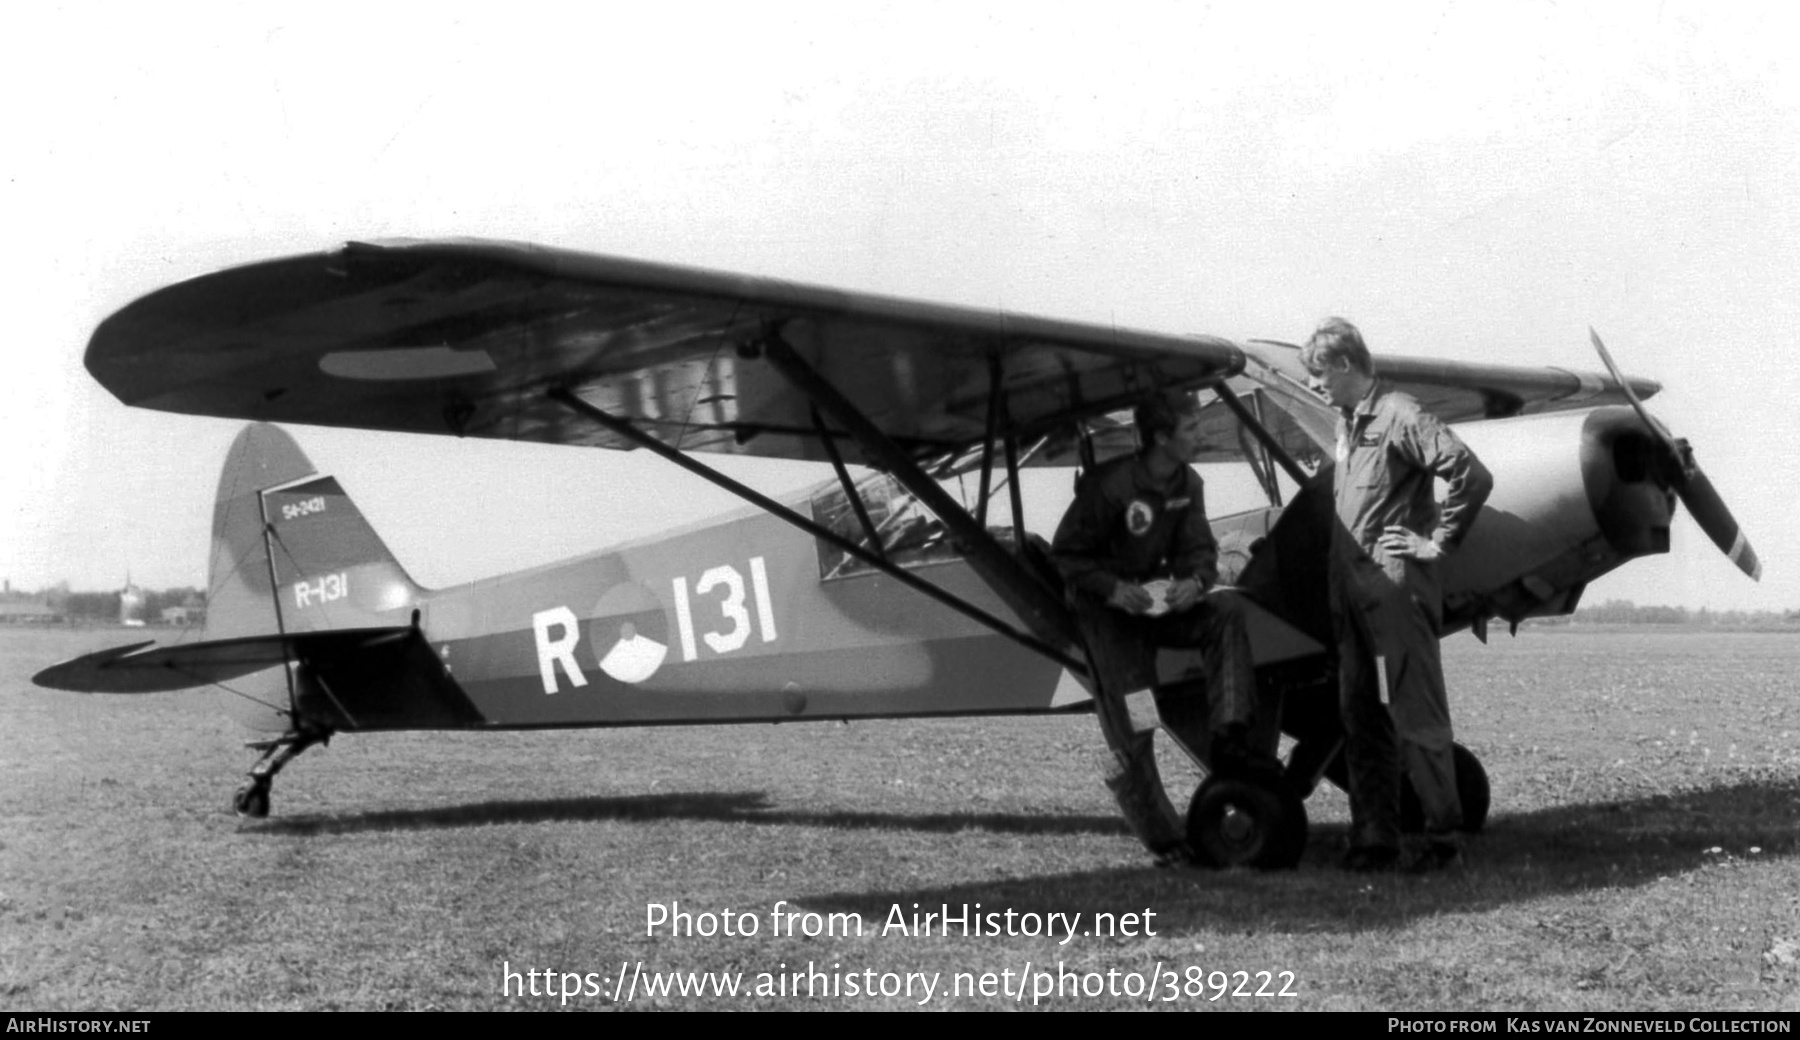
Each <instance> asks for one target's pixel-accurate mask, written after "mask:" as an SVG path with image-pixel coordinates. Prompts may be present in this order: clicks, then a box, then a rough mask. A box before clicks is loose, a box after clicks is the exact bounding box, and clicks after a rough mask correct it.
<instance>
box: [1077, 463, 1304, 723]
mask: <svg viewBox="0 0 1800 1040" xmlns="http://www.w3.org/2000/svg"><path fill="white" fill-rule="evenodd" d="M1051 556H1052V558H1053V559H1054V560H1055V562H1056V566H1057V569H1058V570H1059V571H1060V572H1061V573H1062V575H1063V578H1064V580H1065V582H1066V583H1067V584H1068V586H1069V589H1070V592H1071V599H1072V601H1073V603H1074V606H1075V612H1076V618H1077V621H1078V623H1079V624H1080V626H1081V629H1082V635H1083V637H1084V638H1085V639H1086V640H1087V642H1088V644H1089V651H1090V653H1092V654H1094V655H1095V656H1096V658H1098V659H1099V660H1098V661H1097V662H1096V663H1097V664H1100V666H1101V667H1103V668H1105V669H1106V671H1107V672H1108V673H1109V674H1111V675H1115V676H1120V677H1122V683H1121V690H1120V691H1119V692H1121V693H1129V692H1132V691H1135V690H1141V689H1144V688H1146V687H1154V686H1155V685H1156V678H1157V676H1156V651H1157V648H1158V647H1161V646H1188V647H1199V648H1202V649H1203V650H1204V651H1205V653H1204V655H1203V661H1204V667H1205V673H1206V688H1207V705H1206V711H1205V712H1204V713H1203V715H1204V718H1205V720H1206V721H1205V722H1204V724H1202V725H1193V726H1180V727H1179V728H1177V727H1178V725H1179V724H1176V725H1171V728H1172V729H1177V732H1178V735H1180V736H1181V737H1182V739H1183V742H1184V743H1187V744H1188V745H1189V747H1191V748H1192V749H1193V750H1194V751H1195V752H1196V753H1198V754H1201V755H1203V756H1204V755H1207V754H1208V745H1209V744H1210V738H1211V736H1212V735H1214V734H1217V733H1219V732H1221V731H1222V730H1224V729H1225V728H1226V727H1228V726H1232V725H1234V724H1240V725H1242V726H1244V727H1245V728H1246V729H1247V730H1248V731H1249V739H1250V741H1251V743H1252V744H1253V745H1254V746H1256V747H1258V748H1265V747H1266V750H1267V751H1268V752H1269V754H1270V755H1271V756H1272V755H1273V752H1274V749H1275V745H1276V741H1277V740H1279V737H1280V732H1279V726H1280V719H1279V718H1278V717H1276V713H1274V712H1272V711H1264V712H1261V713H1259V712H1258V706H1259V705H1258V699H1257V691H1256V675H1255V671H1254V669H1253V667H1252V661H1251V656H1250V639H1249V634H1248V631H1247V628H1246V621H1245V615H1244V608H1243V604H1242V602H1241V601H1240V600H1239V599H1238V598H1237V594H1236V593H1233V592H1230V591H1225V590H1216V589H1212V588H1211V587H1212V585H1213V583H1214V582H1216V581H1217V580H1218V576H1219V569H1218V561H1219V546H1218V542H1217V540H1216V539H1215V538H1214V537H1213V533H1212V526H1211V525H1210V524H1209V523H1207V519H1206V499H1205V485H1204V482H1203V481H1201V479H1200V475H1199V474H1198V473H1196V472H1194V470H1193V467H1191V466H1181V467H1179V468H1178V469H1177V470H1176V471H1175V473H1174V474H1172V475H1171V476H1170V477H1169V478H1168V479H1167V480H1165V481H1161V482H1159V481H1157V480H1156V478H1154V477H1153V476H1152V475H1151V473H1150V468H1149V466H1147V465H1146V464H1145V463H1144V461H1143V459H1142V458H1141V457H1136V456H1134V457H1130V458H1123V459H1115V460H1113V461H1111V462H1108V463H1106V464H1104V465H1101V466H1098V467H1096V468H1095V469H1094V470H1093V471H1092V472H1090V473H1088V474H1087V475H1086V476H1084V477H1083V479H1082V481H1081V484H1080V486H1079V487H1078V488H1077V489H1076V494H1075V501H1074V503H1072V504H1071V505H1070V506H1069V510H1068V512H1067V513H1065V514H1064V515H1063V519H1062V523H1061V524H1059V525H1058V526H1057V529H1056V538H1055V540H1054V541H1053V542H1052V544H1051ZM1158 578H1175V579H1179V578H1192V579H1194V580H1196V581H1198V582H1199V583H1200V587H1201V588H1202V589H1203V590H1210V591H1207V592H1205V593H1204V594H1203V595H1202V596H1201V598H1200V599H1199V600H1198V601H1197V602H1196V603H1194V605H1193V606H1191V607H1189V608H1188V609H1187V610H1183V611H1170V612H1169V613H1166V614H1163V615H1161V616H1158V617H1149V616H1142V615H1132V614H1127V613H1125V612H1123V611H1120V610H1117V609H1115V608H1112V607H1110V606H1107V603H1106V601H1107V599H1108V598H1109V597H1110V596H1111V595H1112V594H1113V591H1114V589H1115V588H1116V587H1117V586H1118V585H1119V584H1120V583H1121V582H1131V583H1134V584H1140V585H1141V584H1143V583H1145V582H1148V581H1153V580H1155V579H1158ZM1171 714H1174V713H1172V712H1165V716H1166V717H1167V716H1169V715H1171Z"/></svg>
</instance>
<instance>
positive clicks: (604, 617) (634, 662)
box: [588, 583, 669, 684]
mask: <svg viewBox="0 0 1800 1040" xmlns="http://www.w3.org/2000/svg"><path fill="white" fill-rule="evenodd" d="M588 639H589V640H590V641H591V643H592V650H593V654H594V659H595V661H596V663H598V664H599V665H600V670H601V671H603V672H605V673H606V674H607V675H608V676H610V677H611V678H613V679H615V680H617V681H619V682H622V683H630V684H636V683H641V682H644V681H645V680H647V679H649V678H650V677H651V676H653V675H655V674H656V672H657V670H658V669H659V668H661V667H662V663H663V661H664V659H666V658H667V657H668V656H669V621H668V617H667V615H665V614H664V613H663V605H662V604H661V603H659V602H657V599H656V597H655V596H653V595H651V593H650V590H649V589H646V588H644V587H643V586H642V585H637V584H634V583H626V584H623V585H615V586H613V587H612V588H610V589H607V590H606V594H605V595H603V596H601V597H600V602H598V603H596V604H594V616H593V619H592V620H590V621H589V622H588Z"/></svg>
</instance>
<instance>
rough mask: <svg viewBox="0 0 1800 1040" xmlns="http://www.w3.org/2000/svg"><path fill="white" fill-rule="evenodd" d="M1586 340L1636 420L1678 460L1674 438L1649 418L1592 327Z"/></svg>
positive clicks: (1646, 410) (1646, 409)
mask: <svg viewBox="0 0 1800 1040" xmlns="http://www.w3.org/2000/svg"><path fill="white" fill-rule="evenodd" d="M1588 338H1589V339H1591V340H1593V341H1594V349H1595V350H1597V351H1599V352H1600V363H1601V364H1603V365H1605V366H1606V371H1607V373H1608V374H1609V375H1611V376H1612V377H1613V382H1615V383H1617V384H1619V389H1620V390H1623V391H1624V392H1625V400H1627V401H1630V402H1631V407H1632V408H1633V409H1634V410H1636V412H1637V413H1638V418H1639V419H1642V420H1644V426H1645V427H1646V428H1648V429H1649V430H1650V432H1651V434H1652V435H1654V436H1656V437H1660V438H1661V439H1662V442H1663V447H1664V448H1667V449H1668V450H1669V451H1670V452H1672V453H1673V454H1674V455H1675V457H1676V458H1677V459H1679V458H1680V457H1681V450H1680V449H1679V448H1677V447H1676V446H1675V441H1674V438H1672V437H1670V436H1669V431H1667V430H1665V429H1663V426H1662V423H1659V422H1657V421H1656V420H1655V419H1652V418H1650V410H1649V409H1648V408H1645V407H1644V402H1643V401H1641V400H1639V399H1638V395H1637V391H1636V390H1633V389H1632V388H1631V383H1630V381H1629V380H1627V379H1626V378H1625V373H1623V372H1621V371H1619V365H1618V363H1617V362H1615V361H1614V360H1613V358H1612V354H1611V353H1610V352H1608V351H1607V349H1606V344H1604V343H1602V342H1600V334H1599V333H1598V332H1595V331H1594V327H1593V326H1592V325H1589V326H1588Z"/></svg>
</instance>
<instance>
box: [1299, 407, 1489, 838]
mask: <svg viewBox="0 0 1800 1040" xmlns="http://www.w3.org/2000/svg"><path fill="white" fill-rule="evenodd" d="M1434 478H1442V479H1443V480H1444V481H1445V483H1446V485H1447V487H1448V490H1447V493H1446V496H1445V499H1444V502H1443V505H1442V508H1441V509H1440V508H1439V505H1438V503H1437V501H1436V496H1435V494H1434V484H1433V481H1434ZM1333 481H1334V485H1333V486H1334V491H1335V498H1336V503H1337V520H1338V522H1337V524H1336V525H1335V528H1336V530H1335V531H1334V533H1333V539H1334V541H1333V552H1332V567H1331V593H1332V594H1331V600H1332V622H1333V628H1334V629H1335V631H1336V636H1337V650H1338V697H1339V699H1338V704H1339V710H1340V713H1341V716H1342V719H1343V723H1344V730H1345V738H1346V739H1345V746H1344V754H1345V759H1346V765H1347V766H1348V768H1349V774H1350V805H1351V811H1352V836H1351V840H1352V842H1353V843H1354V844H1356V845H1359V846H1365V847H1376V848H1394V847H1397V846H1398V845H1399V805H1400V797H1399V782H1400V773H1399V770H1400V768H1401V767H1402V766H1404V768H1405V769H1406V775H1407V776H1409V777H1410V778H1411V779H1412V782H1413V788H1414V790H1415V791H1416V792H1417V793H1418V795H1419V802H1420V805H1421V806H1422V807H1423V809H1424V814H1425V824H1426V829H1427V831H1428V832H1429V833H1431V834H1432V835H1434V836H1436V837H1440V838H1447V837H1448V836H1449V835H1451V834H1452V833H1453V832H1454V831H1455V830H1456V828H1457V827H1458V826H1460V825H1461V822H1462V808H1461V801H1460V799H1459V798H1458V797H1457V793H1456V771H1455V764H1454V759H1453V758H1452V754H1451V740H1452V733H1451V727H1450V703H1449V698H1448V695H1447V694H1446V692H1445V689H1444V669H1443V664H1442V661H1441V659H1440V657H1439V650H1438V635H1439V626H1440V624H1441V621H1442V607H1443V592H1442V587H1441V585H1440V584H1439V580H1438V575H1437V565H1436V562H1435V561H1428V560H1417V559H1412V558H1408V557H1401V556H1392V555H1389V554H1387V553H1386V552H1384V551H1383V550H1382V549H1381V548H1380V546H1379V542H1380V540H1381V536H1382V532H1383V531H1384V530H1385V529H1386V528H1387V527H1389V526H1399V527H1404V528H1406V529H1407V530H1409V531H1412V532H1414V533H1416V534H1420V535H1424V536H1426V537H1428V538H1430V539H1431V540H1432V541H1434V542H1436V543H1437V544H1438V545H1439V547H1440V548H1442V549H1444V550H1446V551H1448V550H1450V549H1453V548H1454V547H1455V546H1456V545H1457V544H1459V543H1460V542H1461V541H1462V539H1463V536H1464V535H1466V534H1467V533H1468V529H1469V526H1470V525H1471V524H1472V523H1474V521H1475V517H1476V515H1477V514H1478V513H1479V512H1480V511H1481V505H1482V503H1483V502H1485V501H1487V497H1488V493H1489V492H1490V491H1492V490H1493V486H1494V481H1493V477H1492V476H1491V475H1490V474H1489V473H1488V470H1487V467H1485V466H1483V465H1482V464H1481V460H1479V459H1477V458H1476V457H1475V455H1474V453H1473V452H1471V451H1470V450H1469V449H1468V447H1467V446H1465V445H1464V444H1463V443H1462V441H1461V440H1460V439H1458V438H1457V436H1456V435H1455V434H1454V433H1452V432H1451V431H1450V429H1449V428H1448V427H1447V426H1445V425H1444V424H1443V423H1442V422H1440V421H1439V420H1438V419H1437V417H1436V416H1434V415H1432V414H1431V413H1430V412H1427V411H1425V410H1424V409H1423V408H1422V407H1420V405H1419V403H1418V401H1416V400H1414V399H1413V398H1412V397H1410V396H1408V395H1407V394H1403V393H1400V392H1398V391H1393V390H1386V389H1384V388H1382V387H1380V386H1379V385H1378V386H1377V387H1375V389H1373V390H1372V391H1370V393H1369V395H1368V396H1367V397H1364V398H1363V399H1362V401H1361V402H1359V403H1358V404H1357V406H1356V408H1355V409H1354V410H1351V411H1348V412H1344V413H1341V414H1340V417H1339V420H1338V430H1337V469H1336V473H1335V476H1334V478H1333ZM1377 657H1380V658H1382V659H1384V660H1385V664H1386V673H1387V681H1388V700H1389V704H1388V705H1387V707H1386V708H1385V709H1384V707H1383V705H1382V703H1381V693H1380V686H1379V682H1380V680H1379V677H1378V676H1377V675H1376V672H1375V669H1376V667H1377V665H1376V660H1377Z"/></svg>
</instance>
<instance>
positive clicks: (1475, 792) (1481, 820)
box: [1400, 744, 1493, 834]
mask: <svg viewBox="0 0 1800 1040" xmlns="http://www.w3.org/2000/svg"><path fill="white" fill-rule="evenodd" d="M1450 756H1451V758H1452V760H1453V761H1454V762H1455V763H1456V797H1457V798H1458V800H1460V801H1461V802H1462V821H1463V822H1462V828H1461V830H1462V831H1463V833H1465V834H1475V833H1478V832H1479V831H1480V830H1481V829H1482V828H1483V827H1485V826H1487V818H1488V803H1489V801H1490V800H1491V798H1492V794H1493V793H1492V791H1490V790H1489V788H1488V776H1487V770H1486V769H1483V768H1482V767H1481V759H1479V758H1476V757H1475V752H1473V751H1470V750H1469V749H1468V748H1466V747H1463V746H1462V745H1461V744H1452V745H1450ZM1400 829H1401V830H1403V831H1406V832H1407V833H1409V834H1416V833H1418V832H1420V831H1422V830H1424V829H1425V809H1424V807H1423V806H1421V805H1420V804H1419V795H1418V793H1417V792H1416V791H1414V790H1413V785H1412V780H1411V779H1410V778H1408V777H1407V776H1406V775H1405V770H1402V771H1401V776H1400Z"/></svg>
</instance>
